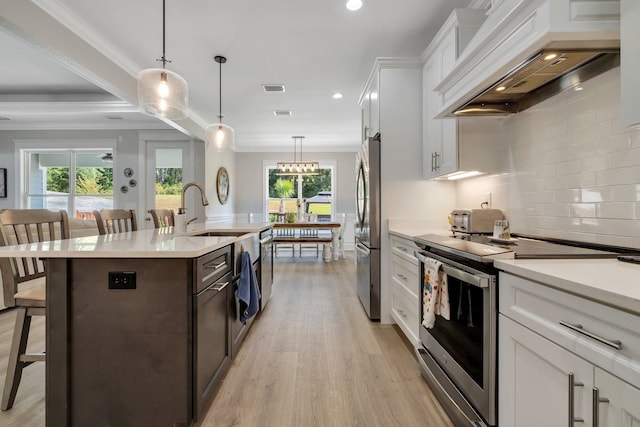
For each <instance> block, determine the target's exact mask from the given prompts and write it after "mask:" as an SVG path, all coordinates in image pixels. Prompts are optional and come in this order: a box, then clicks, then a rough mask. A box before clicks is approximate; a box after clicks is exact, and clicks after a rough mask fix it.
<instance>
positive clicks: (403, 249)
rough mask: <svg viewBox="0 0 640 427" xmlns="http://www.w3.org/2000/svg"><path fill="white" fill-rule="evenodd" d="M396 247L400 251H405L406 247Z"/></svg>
mask: <svg viewBox="0 0 640 427" xmlns="http://www.w3.org/2000/svg"><path fill="white" fill-rule="evenodd" d="M396 248H398V250H401V251H402V252H407V248H405V247H404V246H396Z"/></svg>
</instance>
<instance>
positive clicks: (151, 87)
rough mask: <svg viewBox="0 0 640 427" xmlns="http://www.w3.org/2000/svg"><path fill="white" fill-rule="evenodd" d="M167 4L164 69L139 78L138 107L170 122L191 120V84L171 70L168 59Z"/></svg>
mask: <svg viewBox="0 0 640 427" xmlns="http://www.w3.org/2000/svg"><path fill="white" fill-rule="evenodd" d="M165 16H166V14H165V0H162V57H161V58H160V59H156V61H158V62H162V68H147V69H146V70H142V71H140V74H138V107H139V108H140V109H141V110H142V111H143V112H144V113H147V114H149V115H152V116H156V117H158V116H159V117H165V118H167V119H169V120H181V119H184V118H186V117H187V106H188V102H189V87H188V85H187V81H186V80H185V79H184V78H182V76H180V75H179V74H177V73H174V72H173V71H170V70H167V69H166V65H167V62H171V61H169V60H168V59H167V57H166V55H165V47H166V37H165Z"/></svg>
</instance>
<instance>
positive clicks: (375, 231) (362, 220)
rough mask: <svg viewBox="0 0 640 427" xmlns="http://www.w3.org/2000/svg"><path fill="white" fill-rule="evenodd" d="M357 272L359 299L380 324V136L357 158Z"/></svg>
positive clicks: (363, 149) (372, 318) (359, 153)
mask: <svg viewBox="0 0 640 427" xmlns="http://www.w3.org/2000/svg"><path fill="white" fill-rule="evenodd" d="M356 176H357V178H356V179H357V181H356V214H357V220H356V231H355V234H356V266H357V268H356V271H357V284H358V298H359V299H360V302H361V303H362V306H363V307H364V310H365V312H366V313H367V316H369V319H371V320H380V134H376V136H374V137H372V138H367V140H365V141H364V142H363V144H362V147H361V148H360V150H359V152H358V154H357V156H356Z"/></svg>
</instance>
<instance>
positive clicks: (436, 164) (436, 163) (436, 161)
mask: <svg viewBox="0 0 640 427" xmlns="http://www.w3.org/2000/svg"><path fill="white" fill-rule="evenodd" d="M433 155H434V157H435V169H434V170H438V169H440V166H438V157H440V154H438V153H433Z"/></svg>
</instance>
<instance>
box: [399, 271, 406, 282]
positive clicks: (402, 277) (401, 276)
mask: <svg viewBox="0 0 640 427" xmlns="http://www.w3.org/2000/svg"><path fill="white" fill-rule="evenodd" d="M398 277H399V278H401V279H402V280H404V281H405V282H406V281H407V276H405V275H404V274H400V273H398Z"/></svg>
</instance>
